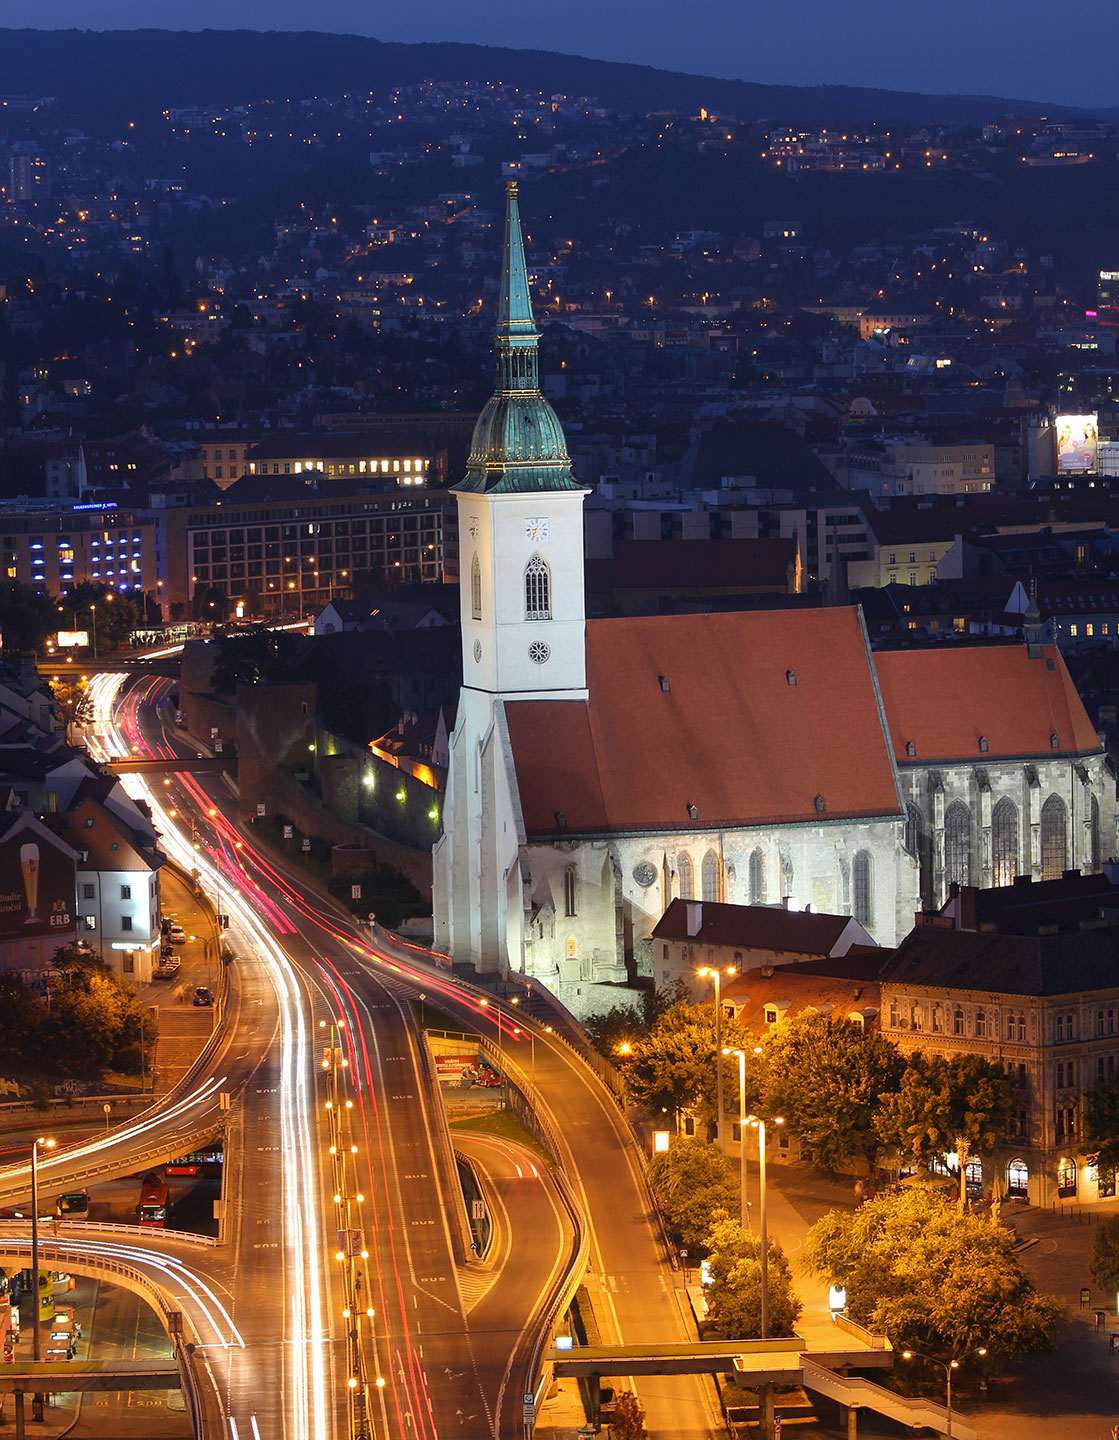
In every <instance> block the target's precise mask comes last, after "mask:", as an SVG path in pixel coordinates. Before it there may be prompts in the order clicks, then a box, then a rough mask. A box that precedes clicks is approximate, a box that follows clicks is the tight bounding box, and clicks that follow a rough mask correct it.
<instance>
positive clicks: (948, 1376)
mask: <svg viewBox="0 0 1119 1440" xmlns="http://www.w3.org/2000/svg"><path fill="white" fill-rule="evenodd" d="M986 1353H987V1347H986V1345H980V1346H979V1347H978V1348H977V1349H975V1350H969V1351H968V1352H967V1354H966V1355H961V1356H960V1359H959V1360H938V1359H937V1358H936V1356H935V1355H926V1353H925V1352H924V1350H903V1351H902V1352H901V1358H902V1359H903V1360H912V1359H913V1358H914V1356H919V1357H920V1358H921V1359H922V1360H927V1361H928V1362H929V1364H930V1365H939V1367H940V1368H941V1370H943V1371H944V1382H945V1392H946V1393H945V1401H946V1404H945V1407H944V1408H945V1409H946V1410H947V1412H948V1422H947V1429H946V1430H945V1432H944V1434H945V1436H946V1437H947V1440H952V1371H953V1370H958V1369H959V1368H960V1360H967V1359H968V1358H969V1357H970V1356H972V1355H986Z"/></svg>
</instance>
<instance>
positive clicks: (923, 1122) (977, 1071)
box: [875, 1051, 1014, 1195]
mask: <svg viewBox="0 0 1119 1440" xmlns="http://www.w3.org/2000/svg"><path fill="white" fill-rule="evenodd" d="M1013 1118H1014V1094H1013V1091H1012V1090H1011V1088H1010V1081H1009V1080H1008V1078H1007V1076H1006V1072H1005V1071H1004V1070H1003V1069H1002V1068H1001V1067H1000V1066H998V1065H996V1064H994V1063H993V1062H992V1061H990V1060H987V1059H985V1058H984V1057H983V1056H982V1055H970V1054H965V1055H953V1056H951V1057H950V1058H949V1059H945V1057H944V1056H942V1055H928V1056H926V1055H924V1054H922V1053H921V1052H920V1051H918V1052H916V1053H915V1054H913V1055H910V1056H909V1059H908V1063H907V1064H906V1067H905V1071H904V1073H903V1075H902V1077H901V1084H900V1086H899V1088H898V1089H897V1090H895V1091H893V1092H892V1093H890V1094H887V1095H883V1097H882V1101H881V1105H880V1106H879V1109H878V1112H877V1114H876V1116H875V1128H876V1129H877V1132H878V1135H879V1137H880V1138H881V1139H882V1141H883V1143H884V1144H886V1145H893V1146H895V1147H896V1148H897V1149H898V1150H899V1151H900V1152H901V1153H902V1154H903V1155H911V1156H913V1158H914V1159H916V1160H920V1161H926V1160H928V1159H929V1157H930V1156H932V1155H936V1154H943V1153H945V1152H946V1151H955V1152H956V1154H957V1155H958V1156H959V1165H960V1176H961V1195H962V1194H963V1193H964V1192H963V1181H962V1177H963V1176H964V1174H965V1172H966V1170H967V1162H968V1157H969V1156H970V1155H971V1154H973V1153H974V1154H979V1155H989V1154H990V1153H991V1151H992V1150H993V1149H994V1148H995V1146H996V1145H997V1144H998V1142H999V1140H1000V1139H1001V1138H1002V1136H1003V1135H1004V1134H1005V1133H1006V1131H1007V1129H1008V1127H1009V1125H1010V1122H1011V1120H1012V1119H1013Z"/></svg>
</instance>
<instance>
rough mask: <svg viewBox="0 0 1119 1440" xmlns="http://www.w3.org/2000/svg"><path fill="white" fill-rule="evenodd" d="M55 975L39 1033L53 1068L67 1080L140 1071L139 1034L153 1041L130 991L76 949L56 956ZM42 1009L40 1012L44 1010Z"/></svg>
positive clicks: (93, 958) (88, 954) (86, 953)
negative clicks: (107, 1071)
mask: <svg viewBox="0 0 1119 1440" xmlns="http://www.w3.org/2000/svg"><path fill="white" fill-rule="evenodd" d="M52 964H53V967H54V969H55V970H56V971H57V972H58V976H57V978H56V979H55V981H54V983H53V987H52V991H51V1003H50V1009H49V1011H48V1012H47V1013H45V1014H43V1015H42V1016H41V1019H40V1030H41V1033H42V1035H43V1038H44V1040H45V1041H46V1042H47V1045H48V1047H49V1050H50V1054H51V1056H52V1059H53V1061H54V1063H55V1065H56V1066H57V1067H58V1068H59V1070H61V1071H62V1072H63V1074H67V1075H81V1076H86V1077H91V1078H92V1077H95V1076H98V1075H100V1074H101V1073H102V1072H103V1071H104V1070H106V1069H110V1068H113V1069H116V1068H120V1069H128V1070H132V1071H135V1070H138V1069H139V1068H140V1048H139V1047H140V1031H141V1025H144V1028H145V1041H146V1042H147V1043H150V1041H151V1039H152V1038H153V1028H152V1025H151V1022H150V1021H148V1020H146V1019H145V1018H144V1016H143V1012H142V1010H141V1007H140V1002H139V999H138V998H137V995H136V992H135V990H134V989H133V988H132V987H131V986H129V985H126V984H125V983H124V981H123V980H121V979H120V978H119V977H118V976H117V975H115V974H114V973H113V972H112V971H111V970H110V969H109V968H108V966H106V965H103V964H102V963H101V961H100V960H99V959H98V958H97V957H96V956H95V955H93V954H92V953H91V952H90V951H88V950H85V949H83V948H82V947H80V946H78V945H70V946H65V947H64V948H63V949H61V950H58V951H56V952H55V956H54V960H53V961H52ZM44 1009H45V1007H44Z"/></svg>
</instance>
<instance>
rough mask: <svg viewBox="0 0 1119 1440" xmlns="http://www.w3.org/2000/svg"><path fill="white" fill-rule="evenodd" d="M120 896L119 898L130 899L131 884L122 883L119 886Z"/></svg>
mask: <svg viewBox="0 0 1119 1440" xmlns="http://www.w3.org/2000/svg"><path fill="white" fill-rule="evenodd" d="M120 898H121V899H122V900H131V899H132V886H131V885H122V886H121V887H120Z"/></svg>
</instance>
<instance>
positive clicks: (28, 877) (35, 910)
mask: <svg viewBox="0 0 1119 1440" xmlns="http://www.w3.org/2000/svg"><path fill="white" fill-rule="evenodd" d="M51 839H53V837H50V838H48V837H47V836H46V835H45V834H44V833H43V832H42V831H40V830H38V828H37V827H36V828H35V829H31V828H30V827H27V826H18V827H17V828H16V829H15V831H14V833H12V834H9V835H7V836H5V838H4V839H3V840H0V939H4V940H13V939H18V938H23V937H29V936H32V935H53V934H58V935H59V936H60V937H61V936H63V935H64V934H65V932H66V931H67V930H72V929H73V928H74V895H75V886H74V860H73V858H72V857H71V856H69V855H67V854H66V852H65V851H64V850H61V849H59V848H58V847H57V845H54V844H52V843H51ZM60 943H61V939H60Z"/></svg>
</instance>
